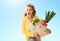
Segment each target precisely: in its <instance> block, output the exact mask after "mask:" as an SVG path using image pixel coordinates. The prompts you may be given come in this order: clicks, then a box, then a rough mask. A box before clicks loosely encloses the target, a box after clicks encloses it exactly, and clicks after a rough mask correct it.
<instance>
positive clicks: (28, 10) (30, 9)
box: [26, 7, 33, 17]
mask: <svg viewBox="0 0 60 41" xmlns="http://www.w3.org/2000/svg"><path fill="white" fill-rule="evenodd" d="M26 13H27V16H28V17H31V16H32V13H33V9H32V7H27V8H26Z"/></svg>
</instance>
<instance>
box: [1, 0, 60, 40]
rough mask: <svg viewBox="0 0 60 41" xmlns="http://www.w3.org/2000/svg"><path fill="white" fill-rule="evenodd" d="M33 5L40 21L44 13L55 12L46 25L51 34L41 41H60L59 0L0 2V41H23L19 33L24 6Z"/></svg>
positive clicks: (6, 0)
mask: <svg viewBox="0 0 60 41" xmlns="http://www.w3.org/2000/svg"><path fill="white" fill-rule="evenodd" d="M29 3H31V4H33V5H34V6H35V9H36V13H37V15H38V17H39V18H40V19H44V16H45V11H52V10H53V11H55V12H56V15H55V16H54V17H53V18H52V20H51V21H50V22H49V23H48V28H50V29H51V31H52V33H51V34H50V35H47V36H45V37H42V38H41V39H42V41H60V26H59V25H60V24H59V23H60V18H59V17H60V14H59V13H60V5H59V4H60V0H0V41H25V37H24V36H23V35H22V33H21V28H22V27H21V20H22V17H23V14H24V10H25V5H26V4H29Z"/></svg>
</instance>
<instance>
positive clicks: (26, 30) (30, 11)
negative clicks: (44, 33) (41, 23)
mask: <svg viewBox="0 0 60 41" xmlns="http://www.w3.org/2000/svg"><path fill="white" fill-rule="evenodd" d="M37 18H38V17H37V16H36V11H35V8H34V6H33V5H32V4H28V5H27V6H26V11H25V14H24V17H23V19H22V33H23V34H24V35H25V37H26V40H27V41H30V40H29V39H35V40H33V41H40V36H39V35H38V34H37V33H35V32H34V29H35V27H34V26H33V25H32V21H33V20H34V19H37Z"/></svg>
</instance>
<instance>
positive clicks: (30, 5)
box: [24, 4, 36, 16]
mask: <svg viewBox="0 0 60 41" xmlns="http://www.w3.org/2000/svg"><path fill="white" fill-rule="evenodd" d="M26 6H27V7H31V8H32V9H33V13H32V16H35V15H36V10H35V8H34V6H33V5H32V4H27V5H26ZM24 16H27V13H26V12H25V14H24Z"/></svg>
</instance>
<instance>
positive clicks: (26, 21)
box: [22, 16, 38, 40]
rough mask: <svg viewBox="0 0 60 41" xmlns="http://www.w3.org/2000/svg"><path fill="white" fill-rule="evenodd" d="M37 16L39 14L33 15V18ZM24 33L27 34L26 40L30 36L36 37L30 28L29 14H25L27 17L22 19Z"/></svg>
mask: <svg viewBox="0 0 60 41" xmlns="http://www.w3.org/2000/svg"><path fill="white" fill-rule="evenodd" d="M37 18H38V17H37V16H34V17H33V20H34V19H37ZM22 34H24V35H25V37H26V40H28V38H29V37H34V33H33V32H31V31H30V29H29V25H28V18H27V16H25V17H24V18H23V19H22Z"/></svg>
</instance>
